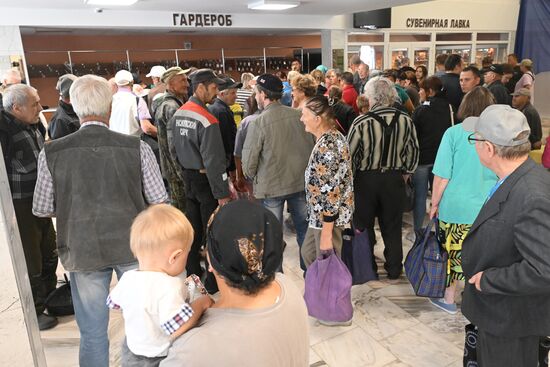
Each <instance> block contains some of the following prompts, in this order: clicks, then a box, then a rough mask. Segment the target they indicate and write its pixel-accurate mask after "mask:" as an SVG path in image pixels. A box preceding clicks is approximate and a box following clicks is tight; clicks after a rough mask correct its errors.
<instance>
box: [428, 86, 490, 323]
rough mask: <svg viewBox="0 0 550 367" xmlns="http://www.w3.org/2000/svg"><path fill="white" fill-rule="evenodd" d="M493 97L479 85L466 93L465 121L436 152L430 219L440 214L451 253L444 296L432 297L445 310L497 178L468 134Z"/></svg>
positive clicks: (451, 307)
mask: <svg viewBox="0 0 550 367" xmlns="http://www.w3.org/2000/svg"><path fill="white" fill-rule="evenodd" d="M494 103H495V101H494V97H493V95H492V94H491V92H489V91H488V90H487V89H486V88H483V87H476V88H474V89H472V90H471V91H470V92H469V93H468V94H466V95H465V96H464V99H463V100H462V103H461V104H460V108H459V110H458V115H459V117H460V118H461V119H464V121H463V122H462V124H459V125H456V126H453V127H451V128H449V129H447V131H446V132H445V134H444V135H443V139H442V140H441V144H440V146H439V149H438V151H437V156H436V158H435V163H434V167H433V171H432V172H433V174H434V183H433V192H432V209H431V211H430V218H433V217H435V216H438V217H439V228H440V232H439V237H440V240H441V243H442V244H444V246H445V247H446V249H447V252H448V253H449V260H448V266H447V289H446V290H445V297H444V298H441V299H438V298H435V299H430V302H431V303H432V304H434V305H435V306H437V307H439V308H441V309H442V310H444V311H446V312H448V313H451V314H455V313H456V312H457V307H456V305H455V292H456V283H457V281H460V280H462V281H463V280H464V275H463V273H462V261H461V252H462V241H463V240H464V238H465V237H466V235H467V234H468V231H469V230H470V227H471V225H472V223H473V222H474V220H475V219H476V217H477V215H478V213H479V211H480V209H481V207H482V206H483V203H485V200H486V199H487V195H488V194H489V191H490V190H491V188H492V187H493V186H494V185H495V183H496V182H497V180H498V178H497V176H496V175H495V174H494V173H493V172H491V171H490V170H489V169H488V168H486V167H484V166H482V165H481V163H480V161H479V158H478V156H477V153H476V150H475V145H474V144H473V143H475V142H474V141H470V140H469V139H468V137H469V136H470V134H472V133H473V131H474V124H475V119H472V118H468V117H477V116H479V115H480V114H481V112H483V110H484V109H485V108H486V107H487V106H489V105H491V104H494Z"/></svg>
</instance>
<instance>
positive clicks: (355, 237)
mask: <svg viewBox="0 0 550 367" xmlns="http://www.w3.org/2000/svg"><path fill="white" fill-rule="evenodd" d="M342 261H343V262H344V264H346V266H347V267H348V269H349V272H350V273H351V277H352V279H353V285H357V284H363V283H366V282H368V281H370V280H378V274H376V272H375V271H374V265H373V263H374V255H373V253H372V247H371V245H370V241H369V235H368V233H367V231H366V230H363V231H359V230H358V229H351V228H346V229H344V231H343V232H342Z"/></svg>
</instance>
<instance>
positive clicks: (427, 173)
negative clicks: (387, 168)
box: [412, 164, 434, 231]
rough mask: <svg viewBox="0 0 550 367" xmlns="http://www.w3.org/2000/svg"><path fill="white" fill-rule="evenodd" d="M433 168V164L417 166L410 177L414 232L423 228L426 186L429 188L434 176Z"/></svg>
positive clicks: (426, 194)
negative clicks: (411, 182) (412, 196)
mask: <svg viewBox="0 0 550 367" xmlns="http://www.w3.org/2000/svg"><path fill="white" fill-rule="evenodd" d="M433 167H434V165H433V164H424V165H419V166H418V167H417V168H416V171H414V175H413V177H412V180H413V184H414V209H413V223H414V230H415V231H418V230H420V229H421V228H422V227H423V226H424V218H425V217H426V199H427V198H428V185H430V186H431V185H432V184H433V180H434V175H433V173H432V169H433Z"/></svg>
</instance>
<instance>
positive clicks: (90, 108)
mask: <svg viewBox="0 0 550 367" xmlns="http://www.w3.org/2000/svg"><path fill="white" fill-rule="evenodd" d="M70 97H71V101H72V104H73V108H74V110H75V112H76V114H77V115H78V117H79V119H80V123H81V127H80V129H79V130H78V131H77V132H75V133H73V134H71V135H68V136H66V137H64V138H62V139H57V140H53V141H51V142H48V143H47V144H46V145H45V146H44V149H43V150H42V151H41V152H40V155H39V157H38V179H37V182H36V189H35V192H34V202H33V213H34V214H35V215H37V216H40V217H52V216H55V217H57V244H58V251H59V257H60V259H61V263H62V264H63V267H64V268H65V269H66V270H67V271H69V272H70V278H71V292H72V297H73V304H74V309H75V315H76V321H77V324H78V327H79V329H80V354H79V361H80V366H81V367H87V366H92V367H108V366H109V339H108V335H107V327H108V323H109V310H108V308H107V306H106V305H105V299H106V298H107V295H108V293H109V285H110V283H111V278H112V275H113V271H115V272H116V274H117V276H118V278H119V279H120V277H121V276H122V274H123V273H124V272H125V271H127V270H130V269H135V268H136V265H137V264H136V261H135V258H134V256H133V255H132V252H131V251H130V246H129V235H130V226H131V224H132V221H133V219H134V218H135V217H136V216H137V215H138V214H139V212H140V211H142V210H143V209H145V208H146V207H147V205H150V204H159V203H163V202H166V201H167V200H168V195H167V194H166V190H165V188H164V184H163V182H162V177H161V175H160V169H159V167H158V164H157V162H156V159H155V156H154V155H153V152H152V150H151V148H150V147H149V146H148V145H147V144H145V143H144V142H143V141H141V140H140V139H139V137H136V136H129V135H125V134H120V133H117V132H114V131H111V130H109V116H110V111H111V101H112V95H111V90H110V87H109V84H108V83H107V81H106V80H105V79H103V78H100V77H97V76H93V75H86V76H83V77H80V78H78V79H77V80H75V81H74V83H73V85H72V86H71V89H70Z"/></svg>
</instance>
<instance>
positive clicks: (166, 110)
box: [151, 66, 189, 212]
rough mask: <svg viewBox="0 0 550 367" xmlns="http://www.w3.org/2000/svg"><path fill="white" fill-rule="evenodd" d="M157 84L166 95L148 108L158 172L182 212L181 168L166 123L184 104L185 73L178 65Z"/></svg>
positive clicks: (183, 200) (183, 198) (185, 90)
mask: <svg viewBox="0 0 550 367" xmlns="http://www.w3.org/2000/svg"><path fill="white" fill-rule="evenodd" d="M161 81H162V83H164V84H165V85H166V92H165V93H163V94H160V95H159V97H158V98H156V99H155V101H154V102H153V105H152V106H151V110H152V112H153V115H154V116H155V121H156V124H157V129H158V130H157V131H158V134H157V138H158V143H159V150H160V169H161V171H162V176H163V177H164V179H165V180H166V182H168V188H169V190H170V198H171V201H172V205H174V206H175V207H176V208H178V209H179V210H181V211H182V212H185V192H184V188H183V187H184V186H183V178H182V173H181V166H180V165H179V164H178V162H177V160H176V153H175V150H174V145H173V142H172V136H170V137H168V135H167V124H168V122H169V121H170V119H171V118H172V117H173V116H174V114H175V113H176V111H177V110H178V108H180V107H181V106H182V105H183V104H184V103H185V102H186V101H187V96H188V90H189V82H188V81H187V75H185V71H184V70H182V68H180V67H178V66H175V67H172V68H170V69H168V70H166V72H165V73H164V74H162V78H161ZM170 150H172V151H170Z"/></svg>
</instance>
